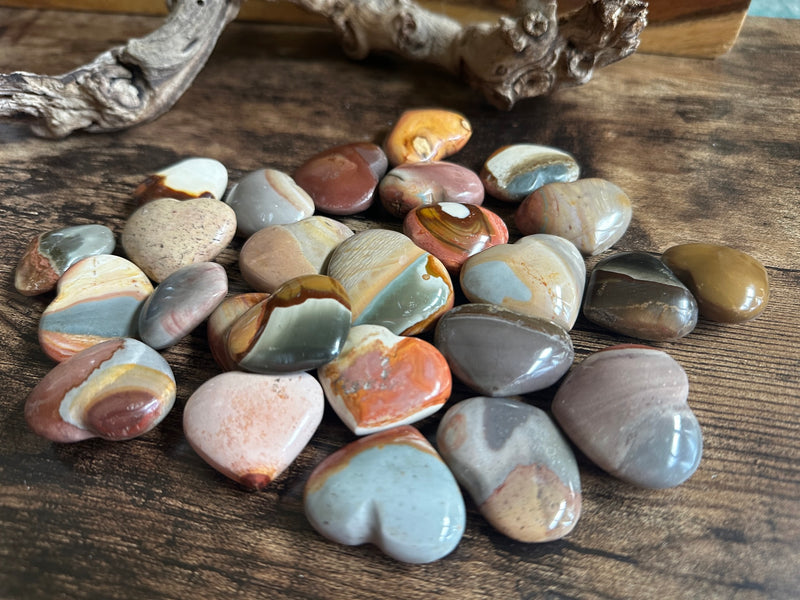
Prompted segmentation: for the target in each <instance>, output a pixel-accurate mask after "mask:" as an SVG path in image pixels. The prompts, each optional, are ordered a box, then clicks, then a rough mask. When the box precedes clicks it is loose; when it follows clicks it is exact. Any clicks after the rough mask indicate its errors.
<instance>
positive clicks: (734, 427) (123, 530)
mask: <svg viewBox="0 0 800 600" xmlns="http://www.w3.org/2000/svg"><path fill="white" fill-rule="evenodd" d="M158 22H159V21H158V19H152V18H148V17H127V16H119V15H99V14H82V13H52V12H38V11H33V10H12V9H0V72H8V71H11V70H18V69H25V70H30V71H37V72H49V73H59V72H64V71H66V70H69V69H70V68H72V67H74V66H76V65H78V64H82V63H83V62H86V61H88V60H90V59H91V58H92V57H93V56H94V55H95V54H97V53H98V52H100V51H102V50H104V49H105V48H107V47H109V46H112V45H115V44H120V43H123V42H124V40H125V39H127V38H128V37H131V36H138V35H143V34H144V33H146V32H147V31H149V30H151V29H152V28H154V27H156V26H157V24H158ZM799 60H800V22H788V21H776V20H769V19H748V20H747V22H746V23H745V27H744V29H743V32H742V36H741V38H740V40H739V42H738V43H737V45H736V46H735V48H734V49H733V51H732V52H731V53H730V54H728V55H726V56H725V57H723V58H721V59H718V60H715V61H708V60H693V59H682V58H667V57H661V56H652V55H638V54H637V55H635V56H632V57H631V58H629V59H626V60H625V61H623V62H621V63H618V64H616V65H613V66H611V67H609V68H607V69H605V70H604V71H602V72H601V73H599V74H598V75H597V77H596V78H595V79H594V80H593V81H592V82H590V83H589V84H587V85H585V86H583V87H579V88H572V89H564V90H561V91H560V92H558V93H557V94H555V95H554V96H551V97H547V98H540V99H534V100H530V101H526V102H523V103H522V104H521V105H519V106H518V107H517V108H515V109H514V110H513V111H511V112H508V113H504V112H498V111H497V110H495V109H493V108H491V107H490V106H488V105H486V103H485V102H483V101H482V100H481V99H480V98H478V97H477V96H476V95H475V94H473V93H472V92H471V91H469V90H468V89H465V88H464V87H463V86H462V85H461V84H460V83H458V82H456V81H454V80H452V79H450V78H449V77H448V76H446V75H443V74H442V73H441V72H439V71H437V70H434V69H428V68H426V67H422V66H419V65H413V64H408V63H405V62H402V61H397V60H395V59H393V58H388V57H384V56H374V57H370V58H369V59H367V60H366V61H364V62H360V63H358V62H352V61H349V60H347V59H345V58H344V57H343V56H342V53H341V52H340V50H339V49H338V46H337V45H336V43H335V40H334V39H333V38H332V36H330V35H329V34H327V33H324V32H319V31H313V30H308V29H298V28H289V27H276V26H265V25H259V24H248V23H237V24H233V25H232V26H231V27H230V29H229V30H228V31H227V32H226V33H225V34H224V35H223V37H222V38H221V40H220V42H219V44H218V46H217V48H216V51H215V53H214V54H213V56H212V58H211V61H210V63H209V64H208V66H207V67H206V69H205V70H203V71H202V73H201V74H200V76H199V77H198V79H197V81H196V82H195V85H194V86H193V87H192V88H191V89H190V90H189V92H188V93H187V94H186V95H185V96H184V97H183V98H182V99H181V100H180V101H179V102H178V104H177V105H176V106H175V107H174V109H173V110H172V111H171V112H169V113H168V114H167V115H165V116H164V117H162V118H161V119H160V120H158V121H157V122H154V123H150V124H147V125H143V126H140V127H137V128H135V129H131V130H129V131H124V132H120V133H115V134H107V135H90V134H80V135H75V136H73V137H71V138H68V139H66V140H63V141H60V142H53V141H46V140H41V139H37V138H35V137H32V136H31V135H30V134H29V133H28V130H27V128H26V126H25V124H24V123H22V122H14V121H4V122H0V339H2V342H3V349H2V351H0V390H2V391H0V597H2V598H4V599H26V600H27V599H39V598H47V599H53V598H69V599H77V598H86V599H88V598H105V599H119V598H175V599H178V598H191V597H194V598H233V597H236V598H270V599H283V598H287V599H288V598H292V599H301V598H349V599H354V600H361V599H368V598H370V599H371V598H403V599H422V598H425V599H427V598H432V597H441V598H458V599H478V598H481V599H488V598H503V599H506V598H526V599H527V598H553V599H555V598H581V599H594V598H597V599H601V598H602V599H608V598H620V599H622V598H637V599H646V598H658V599H664V598H675V599H678V598H724V599H736V600H750V599H766V598H770V599H772V598H779V599H790V598H796V597H797V593H798V589H800V569H798V565H800V504H799V501H798V498H799V497H800V466H799V465H800V410H798V409H799V408H800V393H799V392H798V383H800V376H799V375H798V370H799V368H800V350H798V348H799V347H800V345H799V344H800V339H799V338H800V316H799V315H800V291H799V288H800V259H799V258H798V247H800V217H798V207H799V206H800V152H799V151H798V131H799V130H800V87H798V79H797V76H796V72H795V69H794V65H797V64H799V63H798V61H799ZM419 106H443V107H448V108H452V109H455V110H460V111H462V112H464V113H465V114H466V115H467V116H468V118H469V119H470V120H471V122H472V124H473V127H474V131H475V134H474V136H473V139H472V140H471V141H470V143H469V144H468V145H467V147H466V148H465V149H464V150H463V151H462V152H461V153H460V154H459V155H457V156H455V157H453V159H454V160H455V161H456V162H460V163H461V164H464V165H466V166H468V167H471V168H474V169H477V168H479V167H480V165H481V164H482V162H483V160H484V159H485V158H486V157H487V156H488V155H489V154H490V153H491V152H492V151H493V150H494V149H496V148H497V147H499V146H501V145H503V144H508V143H513V142H535V143H544V144H550V145H554V146H557V147H560V148H563V149H565V150H568V151H570V152H572V153H574V154H575V156H576V157H577V158H578V160H579V162H580V163H581V165H582V166H583V170H584V171H583V172H584V175H585V176H600V177H605V178H607V179H609V180H611V181H613V182H615V183H616V184H618V185H620V186H621V187H622V188H623V189H624V190H626V191H627V192H628V194H629V195H630V196H631V198H632V200H633V203H634V218H633V222H632V224H631V227H630V229H629V230H628V232H627V234H626V235H625V237H624V238H623V239H622V240H621V241H620V242H619V243H618V244H617V245H616V247H615V248H614V251H619V250H644V251H649V252H653V253H659V252H662V251H663V250H665V249H666V248H668V247H669V246H671V245H673V244H677V243H682V242H691V241H706V242H714V243H722V244H729V245H732V246H735V247H737V248H740V249H742V250H744V251H746V252H749V253H751V254H752V255H754V256H755V257H757V258H758V259H759V260H761V261H762V262H763V263H764V264H765V265H766V266H767V268H768V271H769V275H770V279H771V283H772V298H771V300H770V303H769V305H768V307H767V309H766V311H765V312H764V314H763V315H762V316H761V317H759V318H758V319H757V320H755V321H753V322H751V323H748V324H742V325H720V324H715V323H711V322H708V321H705V320H701V322H700V324H699V325H698V327H697V329H696V330H695V331H694V332H693V333H692V334H691V335H690V336H688V337H687V338H684V339H682V340H680V341H677V342H672V343H664V344H659V346H660V347H661V348H663V349H665V350H666V351H668V352H669V353H670V354H671V355H672V356H673V357H675V358H676V359H677V360H678V361H679V362H680V363H681V364H682V365H683V366H684V368H685V369H686V371H687V373H688V375H689V380H690V386H691V392H690V398H689V402H690V405H691V407H692V408H693V410H694V411H695V413H696V414H697V416H698V419H699V420H700V423H701V425H702V427H703V431H704V436H705V453H704V458H703V462H702V463H701V465H700V468H699V470H698V471H697V473H696V474H695V475H694V476H693V477H692V478H691V479H690V480H689V481H688V482H687V483H686V484H684V485H682V486H680V487H677V488H674V489H671V490H662V491H647V490H641V489H637V488H634V487H631V486H629V485H625V484H623V483H620V482H618V481H615V480H613V479H611V478H610V477H608V476H606V475H604V474H603V473H602V472H600V471H599V470H598V469H596V468H595V467H593V466H592V465H591V464H589V463H588V462H587V461H586V460H585V459H584V458H583V457H579V462H580V466H581V473H582V483H583V491H584V513H583V516H582V518H581V520H580V522H579V523H578V525H577V527H576V529H575V531H574V532H573V533H572V534H571V535H570V536H568V537H567V538H566V539H564V540H561V541H557V542H552V543H547V544H541V545H526V544H521V543H517V542H513V541H510V540H508V539H506V538H504V537H503V536H501V535H499V534H497V533H495V532H494V531H493V530H492V529H491V528H490V527H489V526H488V525H487V524H486V523H485V522H484V521H483V520H482V519H481V517H480V515H479V514H478V513H477V512H476V510H475V508H474V506H473V505H472V504H471V503H468V507H469V515H468V528H467V532H466V534H465V536H464V539H463V540H462V542H461V544H460V545H459V547H458V548H457V549H456V550H455V551H454V552H453V553H452V554H451V555H450V556H448V557H446V558H445V559H443V560H441V561H439V562H437V563H434V564H431V565H425V566H409V565H403V564H398V563H396V562H393V561H391V560H390V559H387V558H385V557H383V556H382V555H381V554H380V553H379V552H377V551H376V550H375V549H374V548H372V547H369V546H366V547H355V548H350V547H343V546H339V545H336V544H333V543H330V542H328V541H325V540H324V539H322V538H321V537H320V536H319V535H318V534H316V533H315V532H314V531H313V530H312V529H311V527H310V526H309V525H308V523H307V522H306V520H305V518H304V516H303V512H302V489H303V485H304V482H305V480H306V478H307V476H308V473H309V471H310V469H311V468H313V466H314V465H316V464H317V463H319V461H321V460H322V459H323V458H324V457H325V456H326V455H327V454H329V453H330V452H332V451H333V450H334V449H335V448H338V447H339V446H341V445H342V444H344V443H346V442H347V441H349V440H351V439H352V436H351V435H350V434H349V432H348V431H347V430H346V429H345V428H344V426H342V425H341V424H340V423H339V422H338V421H337V420H336V417H335V415H333V414H332V413H331V412H327V413H326V415H325V418H324V420H323V424H322V426H321V427H320V430H319V432H318V434H317V435H316V436H315V438H314V440H313V442H312V443H311V444H310V445H309V446H308V448H306V450H304V451H303V453H302V454H301V455H300V457H299V458H298V460H297V461H296V462H295V463H294V464H293V465H292V467H291V468H289V469H288V470H287V471H286V472H285V473H284V475H283V476H281V477H280V478H279V479H278V480H277V481H275V482H274V484H273V485H271V486H270V487H269V488H268V489H267V490H266V491H264V492H262V493H248V492H245V491H243V490H242V489H240V488H239V487H237V486H236V485H235V484H233V483H231V482H229V481H227V480H225V479H224V478H223V477H221V476H219V475H217V474H216V473H215V472H214V471H213V470H212V469H211V468H210V467H208V466H207V465H206V464H205V463H203V462H202V460H200V459H199V458H198V457H197V456H196V455H195V454H194V453H193V452H192V450H191V449H190V447H189V446H188V445H187V443H186V442H185V440H184V438H183V435H182V432H181V406H182V403H183V402H184V401H185V400H186V398H188V396H189V395H190V394H191V392H192V391H193V390H194V389H196V388H197V386H199V385H200V384H201V383H202V382H203V381H205V380H206V379H207V378H209V377H211V376H213V375H214V374H216V373H217V372H218V369H217V368H216V366H215V365H214V363H213V361H212V360H211V357H210V354H209V352H208V350H207V348H206V344H205V331H204V330H203V328H202V327H201V328H200V329H198V330H197V331H196V332H195V333H194V334H193V335H191V336H190V337H189V338H187V339H186V340H184V341H183V342H181V343H180V344H179V345H178V346H176V347H174V348H172V349H170V350H168V351H165V352H164V356H165V357H166V358H167V360H168V361H169V362H170V364H171V365H172V366H173V369H174V370H175V373H176V376H177V378H178V383H179V387H178V403H177V405H176V408H175V409H174V411H173V412H172V413H171V414H170V415H169V417H168V418H167V419H166V420H165V422H164V423H163V424H162V425H161V426H159V427H158V428H157V429H156V430H154V431H152V432H151V433H149V434H147V435H146V436H144V437H143V438H141V439H138V440H134V441H131V442H126V443H117V444H114V443H110V442H104V441H96V440H95V441H87V442H84V443H80V444H75V445H56V444H52V443H49V442H47V441H45V440H43V439H39V438H37V437H36V436H35V435H33V434H32V433H31V432H30V431H29V430H28V429H27V427H26V425H25V422H24V419H23V413H22V406H23V403H24V401H25V398H26V396H27V394H28V393H29V392H30V390H31V389H32V388H33V386H34V385H36V383H37V382H38V381H39V379H40V378H41V377H43V376H44V375H45V374H46V373H47V372H48V370H49V369H50V368H52V366H53V365H52V363H51V362H50V361H49V360H48V359H47V358H46V357H45V355H44V354H43V353H42V351H41V350H40V349H39V347H38V343H37V337H36V327H37V322H38V318H39V315H40V314H41V312H42V310H43V309H44V308H45V306H46V305H47V303H48V302H49V298H48V297H42V298H25V297H23V296H20V295H19V294H17V293H16V292H15V291H14V290H13V269H14V265H15V264H16V262H17V260H18V258H19V256H20V255H21V253H22V251H23V248H24V245H25V243H26V242H27V240H28V239H29V238H30V237H32V236H33V235H35V234H38V233H40V232H42V231H46V230H49V229H53V228H58V227H63V226H67V225H75V224H80V223H88V222H100V223H103V224H106V225H108V226H110V227H111V228H112V229H114V231H116V232H117V233H119V232H120V231H121V228H122V225H123V223H124V220H125V218H126V216H127V215H128V214H129V213H130V212H131V210H132V209H133V207H134V203H133V202H132V200H131V198H130V192H131V191H132V189H133V188H134V187H135V185H136V184H137V183H138V182H139V181H140V180H141V179H142V178H143V176H145V175H146V174H147V173H149V172H151V171H153V170H155V169H157V168H159V167H163V166H165V165H168V164H170V163H172V162H174V161H176V160H178V159H180V158H182V157H186V156H191V155H200V156H210V157H213V158H217V159H219V160H221V161H222V162H223V163H224V164H226V165H227V166H228V168H229V169H230V174H231V179H232V181H236V180H237V179H238V178H239V177H241V176H242V175H243V174H245V173H247V172H248V171H250V170H254V169H257V168H262V167H265V166H272V167H277V168H280V169H284V170H287V171H291V170H292V169H293V168H294V167H296V166H297V165H299V164H300V163H301V162H302V161H303V160H305V158H307V157H309V156H310V155H311V154H313V153H315V152H317V151H319V150H322V149H324V148H326V147H329V146H331V145H334V144H338V143H344V142H348V141H354V140H361V139H376V140H380V139H381V137H382V135H383V133H384V132H385V131H386V130H387V128H388V127H389V126H390V125H391V123H392V122H393V121H394V120H395V119H396V117H397V116H398V115H399V114H400V112H401V111H402V110H404V109H407V108H411V107H419ZM487 206H489V207H491V208H493V209H496V210H497V211H498V212H500V213H501V214H503V215H504V216H506V217H509V210H508V208H507V207H503V206H502V205H499V204H498V203H496V202H493V201H489V202H487ZM347 223H348V224H349V225H351V226H352V227H353V228H355V229H364V228H368V227H375V226H385V227H391V228H398V227H399V224H398V223H397V222H394V221H391V220H390V219H388V217H387V216H386V214H385V213H383V212H382V211H381V210H379V209H373V210H371V211H369V212H368V213H366V214H364V215H361V216H359V217H354V218H349V219H347ZM512 232H513V235H514V236H516V235H517V232H516V231H513V230H512ZM240 246H241V244H240V242H236V243H234V244H233V245H232V246H231V248H229V249H228V250H226V251H225V252H224V253H223V254H222V255H221V256H220V258H219V261H220V262H221V263H222V264H224V265H225V266H226V268H227V270H228V273H229V275H230V279H231V287H232V289H233V290H243V289H244V284H243V283H242V280H241V276H240V274H239V272H238V268H237V266H236V257H237V252H238V249H239V248H240ZM608 254H610V251H609V252H608V253H606V254H605V255H608ZM605 255H604V256H605ZM596 260H597V259H592V260H590V261H588V264H589V266H590V267H591V265H593V264H594V263H595V262H596ZM573 339H574V343H575V347H576V353H577V360H582V359H583V358H585V357H586V356H587V355H588V353H590V352H592V351H594V350H598V349H600V348H603V347H606V346H608V345H610V344H613V343H616V342H620V341H625V340H624V339H623V338H620V337H618V336H615V335H612V334H608V333H606V332H603V331H601V330H599V329H598V328H596V327H594V326H592V325H591V324H590V323H588V322H587V321H585V320H584V319H583V318H581V319H579V321H578V323H577V326H576V328H575V330H574V331H573ZM552 393H553V390H547V391H544V392H541V393H537V394H531V395H529V396H528V397H527V400H528V401H529V402H531V403H533V404H535V405H537V406H541V407H544V408H547V406H548V405H549V401H550V399H551V397H552ZM467 395H468V392H467V390H465V389H464V388H463V387H461V386H458V387H457V389H456V393H455V394H454V399H456V398H463V397H466V396H467ZM436 423H437V418H436V416H433V417H430V418H429V419H427V420H426V421H425V422H423V423H422V424H421V425H420V429H421V430H422V431H423V433H425V434H426V435H428V436H429V437H432V436H433V434H434V432H435V428H436Z"/></svg>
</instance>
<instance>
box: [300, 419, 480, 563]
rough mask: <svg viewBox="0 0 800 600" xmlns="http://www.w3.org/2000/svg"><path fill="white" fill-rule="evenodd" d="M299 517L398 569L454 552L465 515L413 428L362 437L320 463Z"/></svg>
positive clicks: (440, 465)
mask: <svg viewBox="0 0 800 600" xmlns="http://www.w3.org/2000/svg"><path fill="white" fill-rule="evenodd" d="M304 503H305V512H306V516H307V517H308V520H309V522H310V523H311V525H312V526H313V527H314V529H316V530H317V531H318V532H319V533H321V534H322V535H323V536H325V537H327V538H329V539H331V540H333V541H335V542H339V543H340V544H347V545H350V546H353V545H359V544H365V543H373V544H375V545H376V546H378V547H379V548H380V549H381V550H383V552H385V553H386V554H388V555H389V556H391V557H392V558H395V559H397V560H399V561H403V562H408V563H428V562H432V561H435V560H438V559H440V558H442V557H444V556H446V555H447V554H449V553H450V552H452V551H453V549H454V548H455V547H456V546H457V545H458V542H459V541H460V540H461V536H462V535H463V533H464V527H465V524H466V523H465V521H466V509H465V506H464V499H463V498H462V496H461V491H460V490H459V489H458V483H456V480H455V478H454V477H453V474H452V473H451V472H450V470H449V469H448V468H447V465H445V464H444V462H442V459H441V458H440V457H439V455H438V454H437V453H436V450H434V448H433V446H431V445H430V444H429V443H428V441H427V440H426V439H425V438H424V437H423V436H422V435H421V434H420V433H419V432H418V431H417V430H416V429H414V428H413V427H412V426H410V425H402V426H400V427H395V428H393V429H387V430H386V431H381V432H380V433H373V434H372V435H369V436H366V437H363V438H361V439H359V440H356V441H355V442H352V443H350V444H348V445H347V446H345V447H344V448H341V449H340V450H338V451H337V452H334V453H333V454H331V455H330V456H329V457H328V458H326V459H325V460H324V461H322V462H321V463H320V464H319V465H318V466H317V468H316V469H314V471H313V472H312V473H311V476H310V477H309V479H308V482H307V483H306V487H305V495H304Z"/></svg>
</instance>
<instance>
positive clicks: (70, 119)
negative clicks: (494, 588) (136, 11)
mask: <svg viewBox="0 0 800 600" xmlns="http://www.w3.org/2000/svg"><path fill="white" fill-rule="evenodd" d="M170 8H171V12H170V15H169V16H168V17H167V19H166V21H165V22H164V24H163V25H162V26H161V27H160V28H159V29H157V30H156V31H154V32H153V33H151V34H150V35H148V36H145V37H143V38H137V39H132V40H129V41H128V43H127V44H125V45H124V46H120V47H117V48H112V49H111V50H107V51H106V52H103V53H102V54H101V55H99V56H98V57H97V58H95V59H94V60H93V61H92V62H91V63H89V64H87V65H84V66H82V67H79V68H77V69H75V70H74V71H70V72H69V73H66V74H64V75H59V76H47V75H36V74H34V73H24V72H17V73H11V74H10V75H3V74H0V116H11V115H19V114H24V115H29V116H30V117H32V118H33V130H34V132H35V133H37V134H38V135H41V136H44V137H56V138H57V137H64V136H66V135H68V134H70V133H72V132H73V131H77V130H86V131H113V130H117V129H125V128H127V127H131V126H133V125H136V124H138V123H144V122H146V121H150V120H152V119H155V118H156V117H158V116H160V115H162V114H163V113H165V112H166V111H167V110H169V109H170V108H171V107H172V105H173V104H174V103H175V102H176V101H177V100H178V99H179V98H180V97H181V96H182V95H183V93H184V92H185V91H186V90H187V89H188V87H189V86H190V85H191V84H192V81H194V78H195V76H196V75H197V73H199V72H200V70H201V69H202V68H203V66H204V65H205V63H206V60H208V57H209V55H210V54H211V51H212V50H213V49H214V45H215V44H216V41H217V38H218V37H219V35H220V34H221V33H222V31H223V30H224V29H225V26H226V25H227V24H228V23H229V22H230V21H231V20H233V19H234V18H235V17H236V15H237V14H238V12H239V0H230V1H225V0H178V1H177V2H174V3H173V4H172V5H171V6H170Z"/></svg>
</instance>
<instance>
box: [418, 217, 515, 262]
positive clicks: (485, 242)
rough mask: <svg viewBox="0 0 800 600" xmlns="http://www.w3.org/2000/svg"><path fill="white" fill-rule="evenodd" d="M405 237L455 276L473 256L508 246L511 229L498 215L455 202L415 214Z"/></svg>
mask: <svg viewBox="0 0 800 600" xmlns="http://www.w3.org/2000/svg"><path fill="white" fill-rule="evenodd" d="M403 233H405V234H406V235H407V236H408V237H409V238H411V240H412V241H413V242H414V243H415V244H416V245H417V246H419V247H420V248H422V249H423V250H426V251H428V252H430V253H431V254H433V255H434V256H435V257H436V258H438V259H439V260H441V261H442V264H443V265H444V266H445V267H446V268H447V270H448V271H450V272H451V273H457V272H458V271H459V270H460V269H461V265H462V264H464V261H466V260H467V259H468V258H469V257H470V256H472V255H473V254H477V253H478V252H480V251H481V250H485V249H486V248H490V247H492V246H496V245H498V244H505V243H507V242H508V227H506V224H505V222H504V221H503V219H501V218H500V217H499V216H497V215H496V214H495V213H493V212H492V211H490V210H488V209H486V208H483V207H482V206H472V205H469V204H458V203H454V202H441V203H439V204H435V205H433V206H422V207H419V208H416V209H414V210H412V211H411V212H410V213H408V214H407V215H406V218H405V219H404V220H403Z"/></svg>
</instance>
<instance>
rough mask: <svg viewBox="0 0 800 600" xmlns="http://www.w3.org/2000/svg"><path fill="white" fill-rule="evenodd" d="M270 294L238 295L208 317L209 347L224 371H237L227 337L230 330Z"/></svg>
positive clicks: (226, 299) (223, 302)
mask: <svg viewBox="0 0 800 600" xmlns="http://www.w3.org/2000/svg"><path fill="white" fill-rule="evenodd" d="M268 297H269V294H265V293H263V292H250V293H247V294H236V295H235V296H231V297H229V298H225V299H224V300H223V301H222V302H220V304H219V306H217V308H216V309H214V312H212V313H211V316H209V317H208V323H207V324H206V335H207V336H208V347H209V349H210V350H211V356H212V358H213V359H214V362H216V363H217V365H219V367H220V368H221V369H222V370H223V371H233V370H235V369H236V361H234V360H233V358H232V357H231V356H230V354H229V353H228V346H227V342H226V337H227V335H228V330H229V329H230V328H231V325H233V324H234V323H235V322H236V320H237V319H238V318H239V317H241V316H242V315H243V314H244V313H246V312H247V311H248V310H250V309H251V308H252V307H253V306H255V305H256V304H258V303H259V302H261V301H262V300H266V299H267V298H268Z"/></svg>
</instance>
